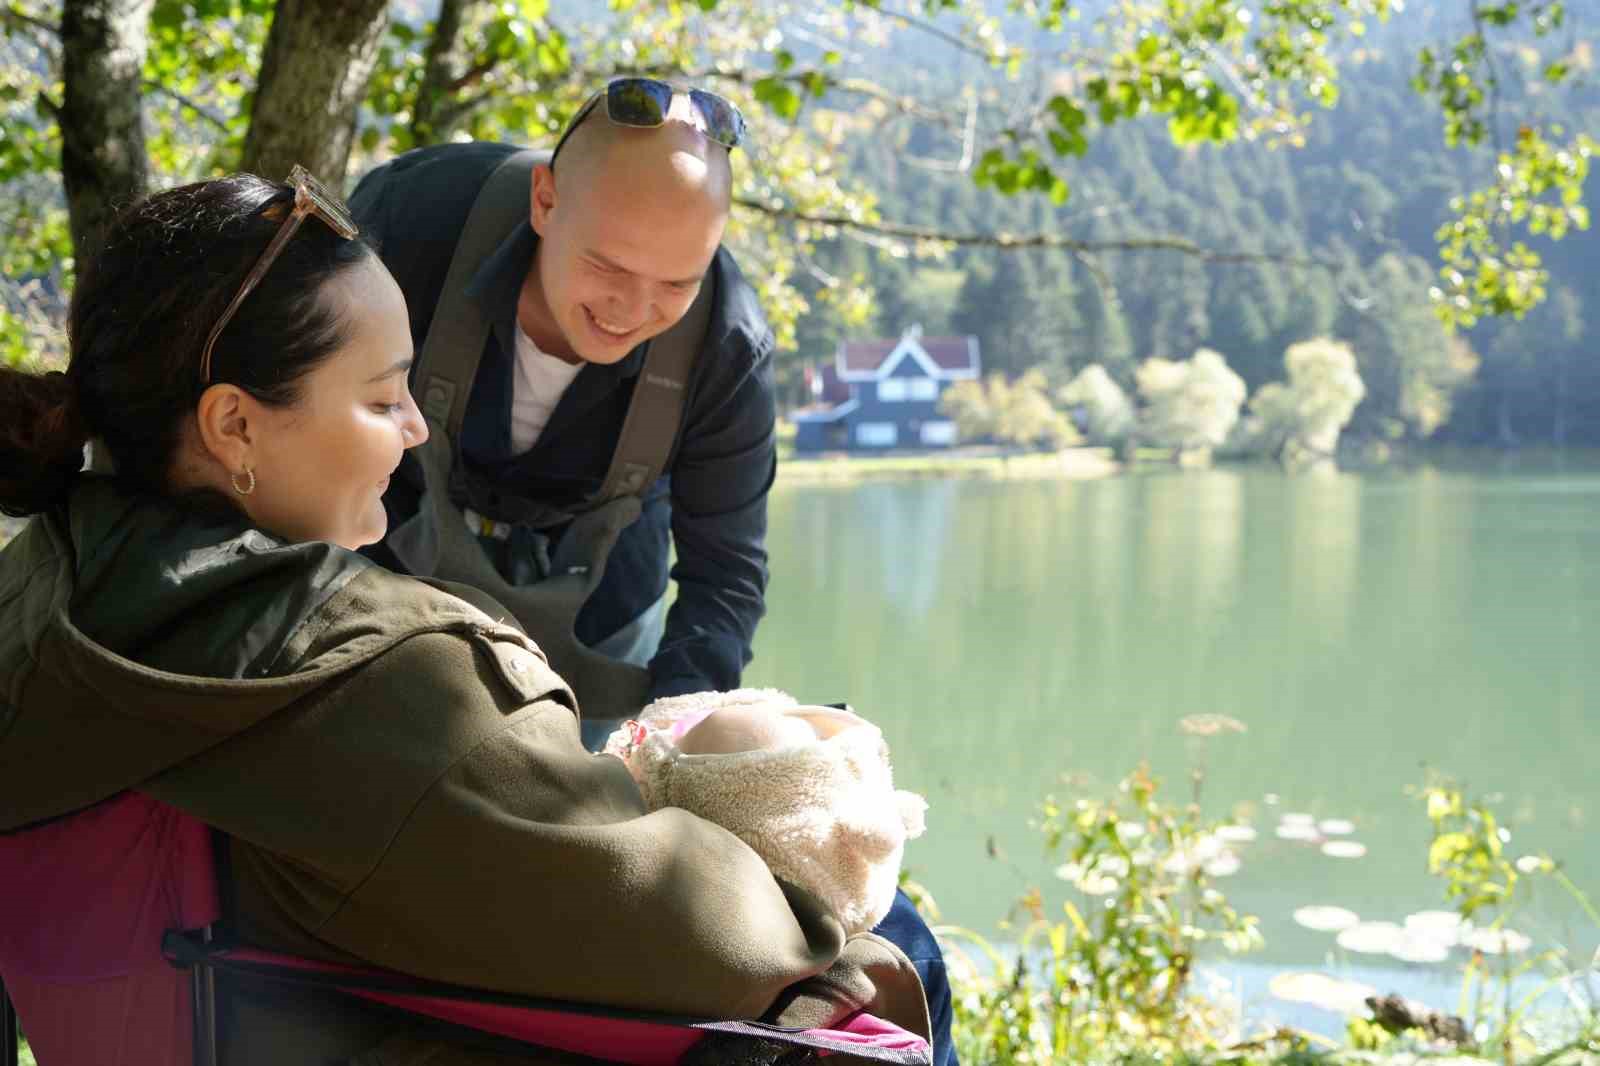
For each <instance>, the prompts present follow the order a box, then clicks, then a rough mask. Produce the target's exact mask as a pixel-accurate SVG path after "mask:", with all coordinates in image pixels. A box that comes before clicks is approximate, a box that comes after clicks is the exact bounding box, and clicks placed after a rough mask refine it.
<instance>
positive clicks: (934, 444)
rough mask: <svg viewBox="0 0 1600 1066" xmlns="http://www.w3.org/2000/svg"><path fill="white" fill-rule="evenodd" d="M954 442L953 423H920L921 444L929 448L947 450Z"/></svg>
mask: <svg viewBox="0 0 1600 1066" xmlns="http://www.w3.org/2000/svg"><path fill="white" fill-rule="evenodd" d="M955 442H956V424H955V423H954V422H924V423H922V443H923V444H926V445H927V446H928V447H930V448H948V447H950V445H952V444H954V443H955Z"/></svg>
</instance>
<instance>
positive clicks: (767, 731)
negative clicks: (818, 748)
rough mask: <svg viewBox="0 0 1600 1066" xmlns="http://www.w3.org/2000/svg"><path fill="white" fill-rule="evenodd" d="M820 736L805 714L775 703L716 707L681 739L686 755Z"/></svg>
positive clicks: (758, 747)
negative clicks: (792, 712)
mask: <svg viewBox="0 0 1600 1066" xmlns="http://www.w3.org/2000/svg"><path fill="white" fill-rule="evenodd" d="M816 739H817V731H816V730H815V729H813V728H812V727H811V725H810V723H808V722H807V721H806V720H805V719H804V718H796V717H793V716H791V715H787V714H784V713H782V712H781V711H778V710H775V709H773V708H771V707H723V708H720V709H718V710H715V711H712V712H711V713H710V714H708V715H706V717H705V718H704V719H703V720H701V721H700V722H698V723H696V724H695V727H694V728H693V729H691V730H689V731H688V732H687V733H685V734H684V735H683V737H682V739H680V740H679V741H678V750H679V751H681V752H683V753H684V754H685V755H730V754H732V753H733V752H736V751H759V750H764V749H768V748H783V747H793V746H796V745H800V744H809V743H811V742H812V741H814V740H816Z"/></svg>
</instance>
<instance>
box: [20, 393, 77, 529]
mask: <svg viewBox="0 0 1600 1066" xmlns="http://www.w3.org/2000/svg"><path fill="white" fill-rule="evenodd" d="M88 440H89V431H88V429H87V427H86V426H85V425H84V421H83V411H82V408H81V406H80V404H79V400H78V389H77V383H76V382H75V381H73V379H72V378H71V377H69V376H68V375H66V374H63V373H62V372H61V371H59V370H52V371H50V372H49V373H47V374H33V373H29V372H27V371H23V370H17V369H14V368H11V367H0V511H4V512H5V513H6V514H8V515H12V516H13V517H18V518H21V517H26V516H28V515H32V514H38V513H39V512H40V511H45V510H48V509H50V508H51V507H54V506H56V505H58V504H60V503H62V502H64V501H65V499H66V496H67V493H68V491H69V490H70V489H71V488H72V484H73V482H74V481H75V480H76V479H77V476H78V471H79V470H80V469H81V468H82V466H83V446H84V445H85V444H87V443H88Z"/></svg>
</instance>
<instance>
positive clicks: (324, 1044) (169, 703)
mask: <svg viewBox="0 0 1600 1066" xmlns="http://www.w3.org/2000/svg"><path fill="white" fill-rule="evenodd" d="M452 593H455V594H452ZM468 599H475V600H476V604H474V603H469V602H467V600H468ZM501 615H502V612H500V611H499V610H498V609H497V607H496V605H495V604H494V603H493V602H492V601H489V600H487V599H486V598H484V597H482V596H478V595H476V594H473V593H471V592H468V591H466V590H463V589H459V588H456V589H452V590H451V591H449V592H447V591H445V590H444V589H443V588H442V587H435V586H431V585H429V584H426V583H423V582H421V581H417V580H414V579H411V578H406V577H400V576H396V575H394V574H391V573H389V572H388V571H386V570H384V569H382V568H381V567H378V566H376V565H374V564H372V563H370V562H369V561H367V560H365V559H363V558H361V557H360V556H358V555H356V554H354V553H351V552H348V551H344V550H342V549H339V548H335V547H332V546H330V545H327V544H293V545H286V544H283V543H281V542H279V541H277V540H274V539H273V538H271V537H268V536H267V535H265V534H263V533H261V532H259V531H257V530H254V529H251V528H249V527H248V526H246V525H245V524H244V523H243V520H242V519H241V518H240V517H239V516H238V514H237V513H236V512H234V511H233V510H232V509H230V508H227V507H226V506H221V507H219V506H215V505H212V504H208V503H206V502H205V501H204V500H203V499H200V498H193V499H188V500H183V501H175V500H162V499H152V498H148V497H136V496H130V495H127V494H125V493H123V492H122V491H121V490H120V489H119V487H118V486H117V484H116V483H115V482H114V481H112V480H110V479H105V478H99V477H86V478H84V479H83V480H82V482H81V483H80V485H79V487H78V488H77V489H76V490H75V491H74V495H73V498H72V500H71V503H70V505H69V506H68V507H66V508H64V509H62V510H61V511H59V512H56V513H52V514H49V515H45V516H41V517H40V518H38V519H36V520H35V521H34V522H32V523H30V525H29V526H28V527H27V528H26V529H25V530H24V531H23V532H22V533H21V534H20V535H19V536H18V537H17V539H16V540H15V541H14V542H13V543H12V544H10V545H9V546H8V547H7V548H6V549H5V550H4V552H0V831H7V830H12V829H17V828H20V827H23V826H26V825H28V824H30V823H33V822H37V821H40V820H43V819H49V818H54V817H58V816H61V815H64V814H68V813H70V812H72V811H75V810H78V809H81V808H83V807H85V806H87V805H90V804H93V803H96V802H98V801H100V800H103V799H106V798H107V797H110V796H112V795H115V794H116V793H118V792H120V791H122V790H125V789H129V788H138V789H140V790H142V791H144V792H146V793H148V794H150V795H152V796H154V797H156V798H158V799H161V800H163V801H165V802H168V803H171V804H173V805H175V806H177V807H180V808H182V809H184V810H186V811H188V812H190V813H192V814H194V815H196V816H197V817H199V818H201V819H202V820H204V821H205V822H207V823H209V824H210V825H212V826H214V827H216V828H217V829H220V830H221V831H223V832H224V833H225V834H227V836H228V837H229V838H230V841H231V844H230V847H229V852H230V855H229V859H230V861H229V864H228V866H229V874H228V877H227V880H226V882H225V885H224V887H225V889H227V890H229V891H230V892H231V895H232V897H233V900H234V907H233V911H234V917H235V920H236V924H237V930H238V933H239V935H240V936H241V938H242V939H243V940H244V941H246V942H247V943H252V944H255V945H258V946H261V947H265V948H269V949H274V950H280V951H287V952H292V953H297V954H302V955H307V956H312V957H315V958H320V959H325V960H329V961H334V962H360V963H369V964H377V965H380V966H385V967H392V968H394V969H397V970H401V971H404V972H406V973H410V974H415V975H417V976H420V977H424V978H429V979H434V980H442V981H449V982H457V983H461V984H466V985H472V986H476V987H481V988H485V989H491V990H495V991H500V992H509V993H519V994H525V995H532V996H543V997H553V998H559V999H567V1000H579V1001H586V1002H592V1003H601V1004H610V1005H617V1006H626V1007H638V1008H645V1009H651V1010H662V1011H672V1012H682V1013H689V1014H703V1015H711V1016H717V1017H744V1018H754V1017H761V1016H766V1017H769V1018H776V1019H777V1020H780V1021H782V1022H785V1023H789V1024H815V1023H817V1022H826V1021H827V1020H829V1019H831V1018H833V1017H837V1016H840V1015H842V1014H843V1013H846V1012H848V1011H851V1010H854V1009H857V1008H861V1007H867V1008H869V1009H872V1010H874V1011H875V1012H876V1013H880V1014H883V1015H886V1016H889V1017H892V1018H893V1019H894V1020H896V1021H898V1022H899V1023H900V1024H901V1025H903V1026H905V1027H907V1028H909V1029H912V1030H914V1031H919V1032H921V1033H922V1034H924V1035H926V1034H927V1032H928V1024H927V1013H926V1007H925V1005H924V1004H923V1000H922V992H921V986H920V984H919V983H918V982H917V977H916V974H915V971H914V970H913V969H912V967H911V965H910V963H909V962H908V961H907V960H906V959H905V956H904V955H903V954H901V953H900V952H899V950H898V949H896V948H894V947H893V946H892V945H890V944H888V943H887V942H885V941H882V940H881V939H879V938H876V937H871V936H870V935H868V936H864V937H860V938H851V942H850V943H849V944H848V945H847V944H846V938H845V936H844V933H843V931H842V929H841V927H840V925H839V923H838V921H837V919H836V918H835V917H834V916H833V915H832V914H830V913H828V912H827V911H826V910H825V909H824V908H823V907H822V906H821V904H820V903H818V901H817V900H816V899H815V898H813V897H811V896H809V895H808V894H806V893H804V892H803V891H801V890H799V889H796V888H793V887H791V886H788V885H784V884H780V883H778V882H777V881H775V880H774V879H773V877H772V875H771V874H770V873H769V872H768V870H767V868H766V867H765V865H763V863H762V862H761V860H760V859H759V858H758V857H757V856H756V854H755V853H754V852H753V851H751V850H750V849H749V848H748V847H746V846H745V845H744V844H743V843H741V842H740V841H739V840H738V839H737V838H735V837H734V836H733V835H732V834H731V833H728V832H726V831H725V830H723V829H721V828H720V827H718V826H716V825H714V824H712V823H710V822H706V821H702V820H700V819H698V818H696V817H694V816H692V815H690V814H688V813H687V812H685V811H682V810H678V809H671V808H669V809H665V810H660V811H656V812H654V813H650V812H647V811H646V810H645V807H644V804H643V802H642V801H641V799H640V796H639V793H638V790H637V788H636V787H635V785H634V784H633V781H632V779H631V778H630V777H629V775H628V772H627V770H626V769H625V768H624V766H623V765H622V763H621V762H619V761H618V760H615V759H612V758H609V757H606V756H595V755H590V754H588V753H587V752H585V751H584V750H583V748H582V746H581V745H580V743H579V740H578V720H577V714H576V711H575V708H574V706H573V700H572V696H571V693H570V692H569V690H568V688H567V686H566V685H565V684H564V683H563V682H562V680H561V679H560V678H559V677H557V676H556V675H555V674H554V673H553V672H552V671H551V670H550V669H549V667H548V666H547V665H546V663H545V661H544V657H543V656H542V655H541V654H540V652H539V650H538V648H537V647H535V646H534V645H533V644H532V643H531V642H530V641H529V640H528V638H527V637H526V636H524V635H523V634H522V632H521V631H520V630H519V629H517V628H516V627H515V626H514V625H513V624H510V623H507V622H505V621H502V620H501ZM229 992H230V994H229V995H228V996H227V999H226V1003H227V1009H228V1012H227V1014H226V1016H225V1022H226V1025H225V1026H224V1030H223V1038H224V1063H225V1064H226V1066H237V1064H239V1063H253V1062H262V1063H267V1062H271V1063H286V1062H297V1063H298V1062H340V1061H359V1062H367V1063H403V1062H417V1063H420V1062H424V1061H426V1062H427V1063H429V1064H430V1066H445V1064H450V1063H476V1062H498V1061H502V1058H501V1057H500V1056H501V1055H502V1054H503V1053H500V1052H480V1051H473V1050H469V1049H468V1048H467V1047H466V1046H464V1045H462V1044H459V1043H455V1042H450V1041H449V1040H448V1039H447V1038H440V1037H438V1035H437V1033H429V1032H428V1031H426V1030H423V1029H421V1028H416V1027H414V1026H413V1024H412V1023H411V1022H409V1021H407V1020H405V1019H396V1018H395V1017H394V1016H392V1015H379V1014H374V1013H372V1012H371V1009H370V1008H367V1007H363V1006H360V1005H358V1004H356V1003H355V1002H354V1001H350V1000H346V999H344V998H343V997H339V996H337V995H333V994H325V993H318V994H316V995H315V996H314V997H312V998H307V996H306V994H305V993H294V994H290V993H286V992H283V991H281V990H273V989H269V988H265V987H249V986H245V985H242V984H239V985H236V986H235V987H233V988H231V989H230V990H229ZM775 1005H777V1006H775ZM24 1024H25V1020H24ZM441 1039H446V1043H444V1044H441V1043H440V1040H441ZM505 1061H556V1060H555V1059H554V1058H549V1059H545V1058H541V1057H540V1056H538V1055H534V1056H529V1057H526V1058H521V1057H518V1058H513V1059H508V1060H505Z"/></svg>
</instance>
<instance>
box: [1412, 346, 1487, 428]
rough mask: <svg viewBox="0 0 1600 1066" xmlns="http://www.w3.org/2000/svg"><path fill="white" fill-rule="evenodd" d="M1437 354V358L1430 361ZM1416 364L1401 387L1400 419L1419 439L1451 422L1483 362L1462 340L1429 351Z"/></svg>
mask: <svg viewBox="0 0 1600 1066" xmlns="http://www.w3.org/2000/svg"><path fill="white" fill-rule="evenodd" d="M1430 351H1431V353H1433V358H1428V356H1429V354H1430ZM1419 355H1420V358H1417V359H1415V360H1413V361H1412V365H1411V366H1409V367H1408V368H1407V372H1406V374H1405V377H1404V379H1403V380H1402V381H1401V383H1400V417H1401V418H1403V419H1405V421H1406V422H1407V424H1409V425H1410V426H1411V427H1412V428H1413V431H1414V432H1415V433H1416V434H1417V436H1419V437H1423V438H1427V437H1431V436H1433V435H1434V433H1436V432H1438V430H1439V428H1440V427H1441V426H1443V425H1444V424H1445V423H1446V422H1448V421H1450V414H1451V410H1452V407H1453V405H1454V401H1455V394H1456V392H1457V391H1458V390H1460V389H1461V388H1462V387H1464V386H1465V385H1466V384H1467V383H1468V382H1470V381H1471V380H1472V378H1473V375H1475V374H1476V373H1477V372H1478V365H1479V362H1480V360H1479V358H1478V355H1477V353H1476V352H1474V351H1473V350H1472V346H1471V345H1470V344H1468V343H1467V341H1466V340H1465V339H1464V338H1462V337H1459V336H1455V337H1451V338H1450V339H1449V341H1448V342H1447V343H1446V345H1445V347H1444V349H1443V350H1442V351H1441V350H1439V349H1431V350H1425V351H1423V352H1421V353H1419Z"/></svg>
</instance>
